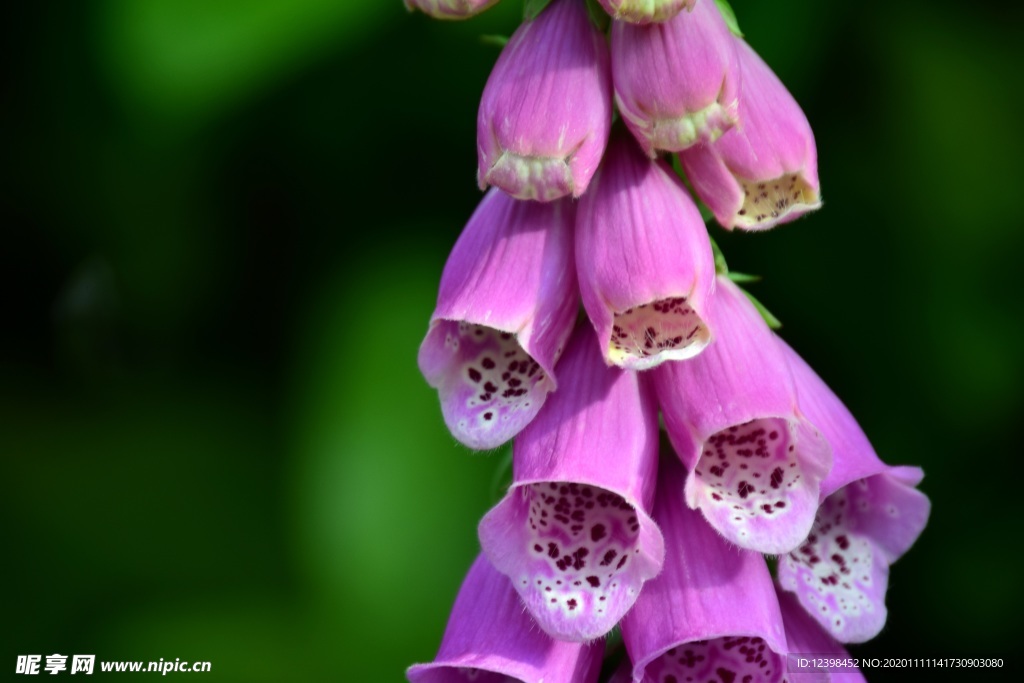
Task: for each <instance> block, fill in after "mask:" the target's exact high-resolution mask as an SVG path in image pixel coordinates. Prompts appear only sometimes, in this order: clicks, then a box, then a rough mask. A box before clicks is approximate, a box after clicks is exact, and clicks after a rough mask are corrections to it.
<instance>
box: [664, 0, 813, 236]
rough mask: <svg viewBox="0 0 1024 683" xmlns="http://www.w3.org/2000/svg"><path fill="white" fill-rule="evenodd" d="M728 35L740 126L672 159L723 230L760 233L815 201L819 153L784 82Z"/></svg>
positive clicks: (805, 121)
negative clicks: (734, 65)
mask: <svg viewBox="0 0 1024 683" xmlns="http://www.w3.org/2000/svg"><path fill="white" fill-rule="evenodd" d="M700 4H704V3H703V2H701V3H700ZM733 40H734V42H735V44H736V46H737V54H738V56H739V72H740V78H741V79H742V89H741V91H740V103H739V124H738V125H737V126H735V127H734V128H733V129H732V130H730V131H728V132H726V133H725V134H724V135H722V137H721V138H719V139H718V141H717V142H715V143H714V144H702V145H695V146H694V147H691V148H690V149H687V150H686V151H684V152H682V153H680V155H679V159H680V161H681V162H682V164H683V168H684V169H685V170H686V175H687V177H688V178H689V179H690V182H691V183H692V184H693V188H694V190H695V191H696V192H697V195H698V196H699V197H700V198H701V199H702V200H703V201H704V203H705V204H707V205H708V207H709V208H710V209H711V211H712V212H714V214H715V220H717V221H718V222H719V224H721V225H722V227H724V228H726V229H728V230H731V229H732V228H741V229H744V230H765V229H767V228H770V227H772V226H775V225H778V224H779V223H786V222H788V221H791V220H793V219H795V218H797V217H799V216H802V215H803V214H805V213H807V212H808V211H812V210H814V209H817V208H819V207H820V206H821V197H820V195H819V192H818V153H817V149H816V148H815V145H814V134H813V133H812V132H811V126H810V124H809V123H808V122H807V117H806V116H804V113H803V111H802V110H801V109H800V105H798V104H797V103H796V100H794V99H793V96H792V95H790V94H789V91H788V90H786V86H784V85H783V84H782V81H780V80H779V78H778V77H777V76H776V75H775V74H774V73H773V72H772V70H771V69H770V68H769V67H768V65H767V64H765V63H764V61H763V60H762V59H761V58H760V57H759V56H758V55H757V53H756V52H754V50H753V48H751V47H750V46H749V45H747V44H746V43H745V42H744V41H742V40H740V39H738V38H734V39H733Z"/></svg>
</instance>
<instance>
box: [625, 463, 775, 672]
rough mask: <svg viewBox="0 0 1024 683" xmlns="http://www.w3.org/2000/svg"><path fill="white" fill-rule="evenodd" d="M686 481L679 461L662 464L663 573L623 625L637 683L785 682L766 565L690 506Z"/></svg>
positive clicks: (659, 501) (659, 503)
mask: <svg viewBox="0 0 1024 683" xmlns="http://www.w3.org/2000/svg"><path fill="white" fill-rule="evenodd" d="M685 476H686V473H685V472H684V471H683V468H682V466H681V465H680V464H679V462H678V461H677V460H676V459H675V458H672V457H668V458H664V459H663V461H662V468H661V471H660V472H659V482H658V499H657V502H656V503H655V509H654V517H655V520H656V521H657V522H658V524H659V525H660V527H661V529H662V532H663V533H664V535H665V566H664V569H663V570H662V572H661V574H660V575H659V576H658V577H657V578H655V579H653V580H651V581H649V582H648V583H647V585H646V586H644V592H643V593H641V594H640V597H639V598H637V601H636V605H634V606H633V609H632V610H631V611H630V612H629V614H627V615H626V617H625V619H623V621H622V639H623V642H624V643H625V645H626V651H627V652H628V653H629V658H630V660H631V661H632V662H633V680H634V681H643V682H644V683H664V682H665V681H679V682H680V683H682V682H683V681H711V680H714V681H736V682H737V683H738V682H739V681H743V682H744V683H776V682H777V681H781V680H783V677H784V675H785V669H784V667H785V659H784V658H785V655H786V652H787V647H786V636H785V632H784V630H783V624H782V615H781V614H780V613H779V603H778V599H777V598H776V596H775V589H774V587H773V586H772V577H771V574H770V573H769V571H768V565H767V564H766V563H765V560H764V557H762V556H761V555H759V554H757V553H754V552H751V551H747V550H740V549H738V548H736V547H735V546H732V545H730V544H729V543H728V542H727V541H726V540H725V539H723V538H722V537H721V536H720V535H719V534H718V533H717V532H716V531H715V530H714V529H712V528H711V527H710V526H708V524H707V522H706V521H705V520H704V519H703V517H701V515H700V513H699V512H697V511H695V510H690V509H689V508H688V507H687V506H686V504H685V503H684V501H683V497H682V495H680V494H681V491H682V488H683V479H684V477H685Z"/></svg>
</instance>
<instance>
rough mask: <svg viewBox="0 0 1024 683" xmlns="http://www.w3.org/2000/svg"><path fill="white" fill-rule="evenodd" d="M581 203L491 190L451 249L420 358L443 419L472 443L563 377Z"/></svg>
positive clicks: (489, 439) (518, 417)
mask: <svg viewBox="0 0 1024 683" xmlns="http://www.w3.org/2000/svg"><path fill="white" fill-rule="evenodd" d="M574 218H575V207H574V206H573V205H572V203H570V202H569V201H568V200H566V201H559V202H552V203H549V204H537V203H534V202H517V201H515V200H513V199H511V198H510V197H509V196H508V195H506V194H504V193H502V192H499V191H497V190H493V191H491V192H489V193H488V194H487V195H486V196H485V197H484V199H483V201H482V202H481V203H480V206H479V207H478V208H477V210H476V212H475V213H474V214H473V217H472V218H471V219H470V220H469V223H468V224H467V225H466V228H465V230H463V232H462V235H461V236H460V237H459V240H458V242H456V244H455V247H454V248H453V249H452V253H451V255H450V256H449V257H448V263H447V264H446V265H445V269H444V275H443V276H442V277H441V288H440V293H439V295H438V301H437V309H436V310H435V311H434V315H433V316H432V317H431V322H430V330H429V331H428V332H427V336H426V338H425V339H424V340H423V344H422V345H421V346H420V353H419V365H420V370H421V371H422V372H423V375H424V377H425V378H426V380H427V382H428V383H429V384H430V386H432V387H435V388H436V389H437V390H438V393H439V395H440V398H441V410H442V413H443V414H444V419H445V423H446V424H447V425H448V429H449V430H451V432H452V435H454V436H455V438H456V439H458V440H459V441H461V442H462V443H464V444H465V445H467V446H469V447H470V448H494V447H497V446H500V445H501V444H502V443H504V442H505V441H507V440H509V439H510V438H512V437H513V436H515V435H516V434H517V433H518V432H519V430H521V429H522V428H523V427H524V426H526V425H527V424H528V423H529V422H530V420H532V419H533V417H534V415H536V414H537V411H539V410H540V407H541V406H542V405H543V404H544V401H545V400H546V398H547V394H548V392H550V391H553V390H554V389H555V387H556V381H555V375H554V369H555V363H556V362H557V360H558V357H559V355H560V354H561V352H562V349H563V347H564V345H565V342H566V340H567V339H568V337H569V334H570V333H571V331H572V327H573V324H574V323H575V320H576V312H577V308H578V299H577V295H576V270H575V266H574V262H573V258H572V239H573V238H572V222H573V220H574Z"/></svg>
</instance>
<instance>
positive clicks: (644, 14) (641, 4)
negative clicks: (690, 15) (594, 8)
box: [598, 0, 697, 24]
mask: <svg viewBox="0 0 1024 683" xmlns="http://www.w3.org/2000/svg"><path fill="white" fill-rule="evenodd" d="M598 2H600V3H601V7H604V9H605V11H606V12H608V14H610V15H611V16H612V18H613V19H617V20H619V21H628V22H632V23H634V24H648V23H650V22H652V21H667V20H669V19H671V18H672V17H674V16H675V15H677V14H679V13H680V12H681V11H683V10H684V9H686V10H692V9H693V5H694V3H695V2H697V0H598Z"/></svg>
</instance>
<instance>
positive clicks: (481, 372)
mask: <svg viewBox="0 0 1024 683" xmlns="http://www.w3.org/2000/svg"><path fill="white" fill-rule="evenodd" d="M423 346H424V349H427V348H434V349H443V352H435V353H433V354H432V353H430V352H429V351H422V352H421V366H422V367H423V368H424V374H427V368H429V367H431V366H432V365H433V364H432V363H431V361H429V360H426V359H427V358H429V357H430V356H431V355H440V353H446V354H447V355H448V358H447V359H446V360H447V363H446V364H445V365H444V366H443V367H444V371H443V372H438V373H431V374H430V375H428V377H427V380H428V382H429V383H430V384H431V386H434V387H435V388H437V389H438V390H439V391H440V392H441V394H442V399H441V412H442V414H443V416H444V420H445V424H446V425H447V426H448V429H449V431H451V432H452V434H455V435H456V436H457V437H458V439H459V441H461V442H462V443H463V444H465V445H466V446H469V447H470V448H478V449H487V448H494V447H496V446H499V445H501V444H502V443H504V442H505V441H507V440H508V439H509V438H510V437H511V436H512V435H514V434H517V433H518V432H519V431H520V430H522V428H523V427H525V426H526V425H527V424H529V422H530V420H532V419H533V418H534V416H536V415H537V412H538V411H539V410H540V408H541V406H542V405H543V404H544V400H545V399H546V397H547V394H548V393H549V392H551V391H554V390H555V389H556V387H557V385H556V383H555V379H554V376H553V375H551V374H550V372H551V371H550V370H548V369H545V368H543V367H542V366H541V365H540V363H538V362H537V361H536V360H534V359H533V358H532V357H531V356H530V354H528V353H527V352H526V351H525V350H524V349H523V347H522V345H521V344H520V343H519V341H518V340H517V339H516V336H515V335H514V334H513V333H511V332H505V331H502V330H499V329H495V328H491V327H487V326H485V325H478V324H472V323H470V322H467V321H453V320H439V321H435V323H434V324H433V325H432V326H431V329H430V332H429V333H428V335H427V338H426V339H425V340H424V342H423ZM453 368H455V370H454V371H453Z"/></svg>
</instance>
